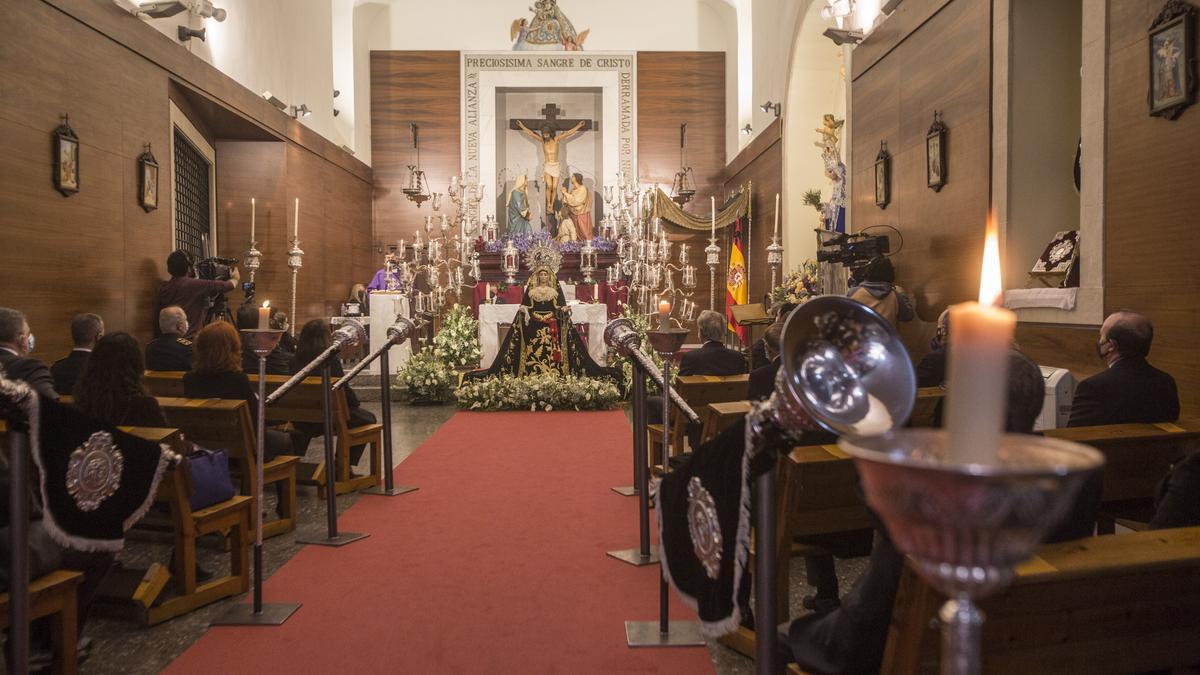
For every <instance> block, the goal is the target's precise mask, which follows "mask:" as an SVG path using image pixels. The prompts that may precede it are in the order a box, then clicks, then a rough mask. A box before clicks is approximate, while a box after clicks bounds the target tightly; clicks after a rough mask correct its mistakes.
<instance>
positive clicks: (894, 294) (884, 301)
mask: <svg viewBox="0 0 1200 675" xmlns="http://www.w3.org/2000/svg"><path fill="white" fill-rule="evenodd" d="M846 295H847V296H849V298H850V299H851V300H857V301H859V302H861V303H862V304H864V305H866V306H867V307H870V308H871V309H873V310H875V311H876V312H879V315H880V316H882V317H883V318H885V319H887V320H888V321H889V322H890V323H891V324H892V325H893V326H895V325H896V321H912V320H913V317H914V316H915V312H913V306H912V300H909V298H908V295H907V294H906V293H905V292H904V289H903V288H901V287H900V286H897V285H896V268H895V267H892V261H891V260H888V259H887V258H885V257H883V256H876V257H874V258H872V259H871V260H870V261H869V262H868V263H867V264H866V265H864V266H863V267H862V268H861V269H859V270H856V271H855V272H854V278H853V279H851V280H850V290H849V292H847V293H846Z"/></svg>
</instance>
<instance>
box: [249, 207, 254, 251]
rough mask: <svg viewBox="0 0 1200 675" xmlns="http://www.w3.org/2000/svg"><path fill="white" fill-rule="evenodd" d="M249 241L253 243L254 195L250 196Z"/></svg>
mask: <svg viewBox="0 0 1200 675" xmlns="http://www.w3.org/2000/svg"><path fill="white" fill-rule="evenodd" d="M250 243H251V244H253V243H254V197H251V198H250Z"/></svg>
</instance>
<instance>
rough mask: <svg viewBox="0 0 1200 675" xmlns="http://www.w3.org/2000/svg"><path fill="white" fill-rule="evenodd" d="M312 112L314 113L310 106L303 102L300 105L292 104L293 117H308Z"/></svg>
mask: <svg viewBox="0 0 1200 675" xmlns="http://www.w3.org/2000/svg"><path fill="white" fill-rule="evenodd" d="M311 114H312V111H311V110H309V109H308V106H307V105H306V104H304V103H301V104H300V105H294V106H292V117H294V118H296V119H299V118H301V117H308V116H309V115H311Z"/></svg>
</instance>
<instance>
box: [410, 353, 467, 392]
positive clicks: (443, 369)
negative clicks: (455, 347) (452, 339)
mask: <svg viewBox="0 0 1200 675" xmlns="http://www.w3.org/2000/svg"><path fill="white" fill-rule="evenodd" d="M457 379H458V377H457V374H456V373H455V372H454V370H452V369H451V368H450V366H448V365H446V364H445V363H443V362H442V361H441V359H439V358H438V357H437V356H436V355H435V354H434V352H433V350H425V351H422V352H419V353H417V354H413V355H412V357H411V358H409V359H408V363H406V364H404V368H403V369H402V370H401V371H400V372H399V373H397V374H396V385H397V386H398V387H400V388H401V390H402V391H401V396H403V398H404V399H406V400H407V401H409V402H410V403H446V402H447V401H449V400H450V399H451V398H453V396H454V385H455V384H456V383H457Z"/></svg>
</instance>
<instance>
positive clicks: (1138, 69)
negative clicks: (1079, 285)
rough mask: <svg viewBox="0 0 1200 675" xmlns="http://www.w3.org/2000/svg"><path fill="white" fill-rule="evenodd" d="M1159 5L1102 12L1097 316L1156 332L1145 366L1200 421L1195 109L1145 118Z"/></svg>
mask: <svg viewBox="0 0 1200 675" xmlns="http://www.w3.org/2000/svg"><path fill="white" fill-rule="evenodd" d="M1161 7H1162V2H1155V1H1151V0H1131V1H1129V2H1110V3H1109V12H1110V16H1109V22H1108V40H1109V53H1108V97H1107V104H1106V105H1107V116H1108V118H1107V129H1108V131H1107V139H1106V142H1107V151H1108V162H1107V167H1106V176H1105V216H1106V223H1105V240H1104V247H1105V258H1104V265H1105V281H1104V295H1105V302H1104V304H1105V309H1106V311H1108V312H1111V311H1115V310H1117V309H1133V310H1136V311H1139V312H1142V313H1144V314H1146V315H1147V316H1149V317H1150V319H1151V320H1152V321H1154V324H1155V331H1154V347H1153V350H1152V351H1151V354H1150V360H1151V362H1153V363H1154V364H1155V365H1156V366H1158V367H1159V368H1162V369H1163V370H1166V371H1167V372H1169V373H1171V374H1172V375H1173V376H1174V377H1175V378H1176V381H1177V384H1178V385H1179V394H1180V398H1181V403H1182V404H1183V414H1184V415H1185V416H1191V417H1195V416H1198V415H1200V362H1198V359H1197V358H1196V336H1197V335H1198V334H1200V309H1198V306H1200V297H1198V296H1200V291H1197V288H1198V287H1200V286H1198V284H1200V266H1198V265H1197V264H1196V257H1195V251H1196V249H1197V248H1198V247H1200V231H1198V230H1197V227H1196V225H1197V218H1196V214H1197V213H1200V191H1197V190H1196V187H1195V186H1196V181H1197V178H1198V177H1200V162H1197V160H1196V157H1197V156H1200V108H1197V107H1196V106H1193V107H1191V108H1189V109H1187V110H1186V111H1184V113H1183V115H1182V116H1180V117H1179V118H1178V119H1176V120H1173V121H1168V120H1165V119H1162V118H1160V117H1150V116H1149V114H1148V113H1147V105H1146V90H1147V87H1148V82H1147V79H1148V73H1147V66H1146V61H1147V58H1148V57H1147V53H1146V30H1147V28H1148V27H1149V26H1150V22H1151V21H1153V20H1154V17H1155V16H1156V15H1157V14H1158V11H1159V9H1161Z"/></svg>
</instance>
